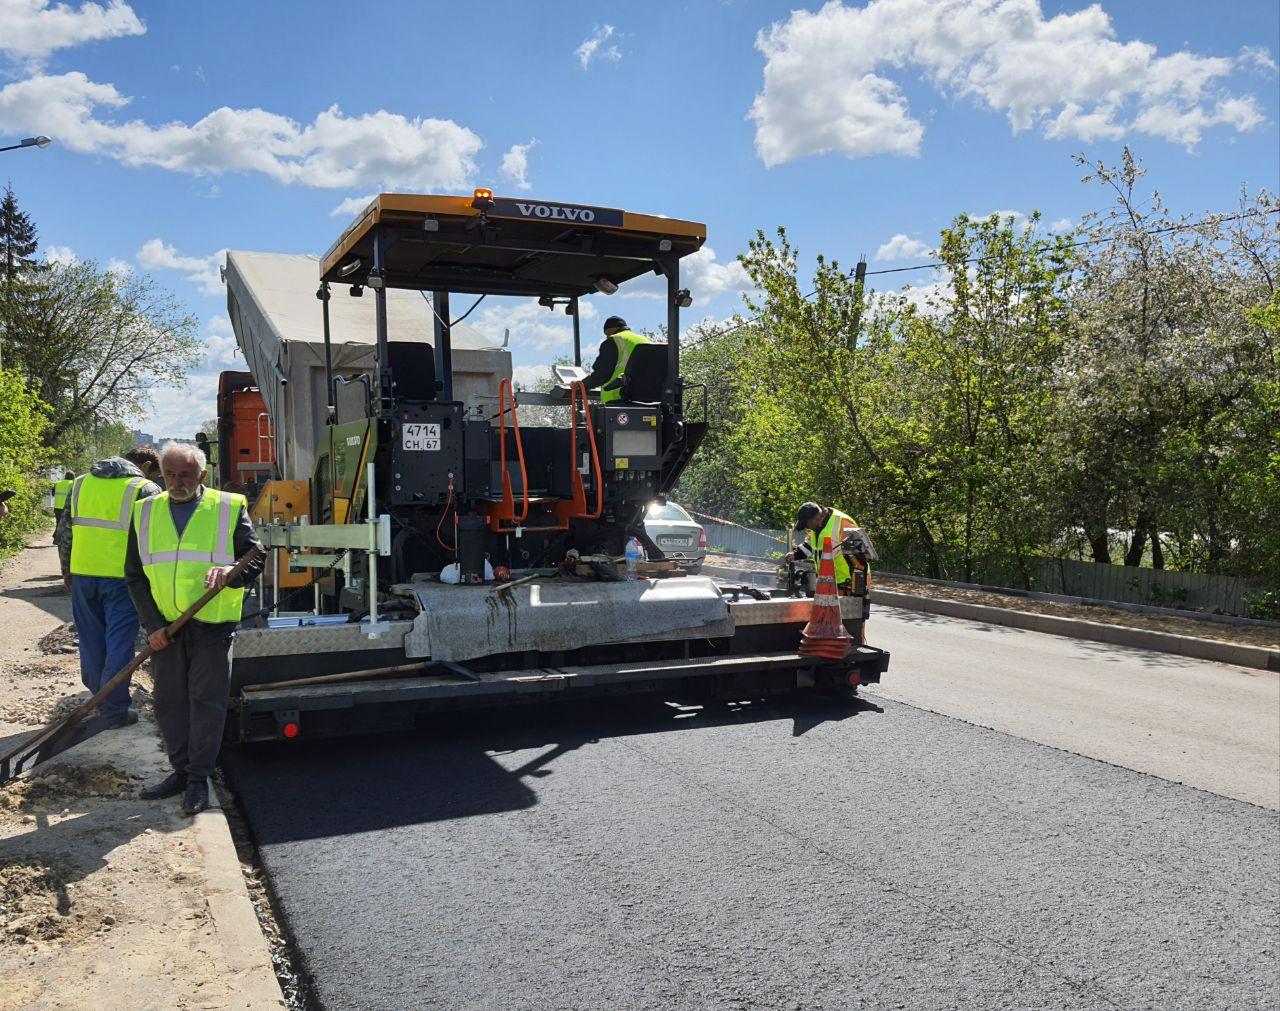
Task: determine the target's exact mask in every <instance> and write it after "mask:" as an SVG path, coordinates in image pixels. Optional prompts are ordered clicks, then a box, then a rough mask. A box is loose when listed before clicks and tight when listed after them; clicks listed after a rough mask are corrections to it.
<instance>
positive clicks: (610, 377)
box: [583, 316, 662, 404]
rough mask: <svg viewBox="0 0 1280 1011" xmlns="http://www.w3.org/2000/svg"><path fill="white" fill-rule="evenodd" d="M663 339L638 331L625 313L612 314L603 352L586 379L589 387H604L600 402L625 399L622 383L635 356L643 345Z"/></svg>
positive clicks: (602, 342) (608, 321)
mask: <svg viewBox="0 0 1280 1011" xmlns="http://www.w3.org/2000/svg"><path fill="white" fill-rule="evenodd" d="M661 343H662V342H661V341H657V340H653V339H652V338H650V337H645V336H644V335H643V334H638V333H635V332H634V331H633V330H632V329H631V328H630V327H628V326H627V321H626V320H625V319H623V318H622V317H621V316H610V317H609V318H608V319H607V320H605V321H604V340H602V341H601V342H600V352H599V354H597V355H596V360H595V363H594V364H593V365H592V366H591V374H590V375H588V376H587V378H586V379H584V380H583V383H584V384H585V385H586V387H587V389H589V390H594V389H599V390H600V403H602V404H611V403H614V402H615V401H618V400H621V399H622V383H623V379H624V377H625V376H626V372H627V363H628V362H629V361H631V355H632V354H633V353H634V351H635V349H636V348H637V347H638V346H639V345H641V344H661Z"/></svg>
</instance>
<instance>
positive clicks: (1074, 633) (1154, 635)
mask: <svg viewBox="0 0 1280 1011" xmlns="http://www.w3.org/2000/svg"><path fill="white" fill-rule="evenodd" d="M871 602H872V603H873V604H880V605H883V606H885V607H900V608H904V609H906V610H910V611H925V612H928V613H930V614H940V615H944V616H946V617H950V618H964V619H966V620H968V621H985V622H986V623H987V624H989V625H1005V626H1008V627H1011V628H1024V629H1028V630H1030V631H1032V632H1045V633H1047V634H1049V635H1062V636H1068V637H1070V638H1073V639H1088V640H1091V641H1093V642H1106V643H1111V644H1112V645H1115V646H1132V647H1134V648H1136V649H1150V650H1156V651H1157V652H1161V653H1174V654H1177V655H1178V656H1186V657H1193V658H1195V659H1197V660H1213V661H1216V662H1218V663H1229V664H1235V665H1236V666H1238V667H1256V668H1259V669H1261V670H1272V671H1280V650H1275V649H1267V648H1265V647H1263V646H1244V645H1240V644H1239V643H1234V642H1221V641H1219V640H1217V639H1199V638H1196V637H1195V636H1190V635H1174V634H1173V633H1171V632H1155V631H1152V630H1151V629H1146V628H1130V627H1128V626H1125V625H1108V624H1105V623H1103V622H1100V621H1084V620H1083V619H1080V618H1062V617H1059V616H1057V615H1053V614H1033V613H1032V612H1030V611H1015V610H1011V609H1009V608H1005V607H990V606H988V605H986V604H970V603H968V602H966V601H963V600H942V599H940V598H937V597H922V596H916V595H915V594H911V593H891V592H889V591H888V590H877V589H875V588H874V587H873V588H872V590H871Z"/></svg>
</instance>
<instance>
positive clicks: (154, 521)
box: [133, 488, 246, 624]
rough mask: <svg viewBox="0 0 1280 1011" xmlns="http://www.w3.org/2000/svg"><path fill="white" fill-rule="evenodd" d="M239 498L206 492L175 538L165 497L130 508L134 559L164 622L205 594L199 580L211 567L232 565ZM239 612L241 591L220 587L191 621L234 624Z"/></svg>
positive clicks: (213, 490)
mask: <svg viewBox="0 0 1280 1011" xmlns="http://www.w3.org/2000/svg"><path fill="white" fill-rule="evenodd" d="M245 506H246V501H245V497H244V496H243V495H236V494H234V493H232V492H225V491H218V490H217V489H216V488H206V489H205V490H204V491H203V492H202V493H201V495H200V502H199V503H198V504H197V505H196V508H195V511H194V512H193V513H192V514H191V518H190V519H189V520H188V521H187V526H186V529H184V530H183V531H182V534H181V536H179V534H178V528H177V526H176V525H175V524H174V522H173V513H172V512H171V511H170V506H169V493H168V492H163V493H161V494H159V495H155V496H153V497H151V498H144V499H143V500H142V501H141V502H139V503H138V504H137V505H136V506H134V509H133V528H134V530H135V531H137V536H138V557H139V559H140V560H141V561H142V571H143V572H145V573H146V575H147V582H148V583H150V584H151V597H152V599H153V600H154V601H155V602H156V607H158V608H159V609H160V613H161V614H162V615H164V618H165V620H166V621H176V620H177V619H178V618H179V617H180V616H181V615H182V612H183V611H185V610H186V609H187V608H188V607H190V606H191V605H192V604H194V603H195V602H196V601H197V600H199V599H200V598H201V597H202V596H203V595H204V592H205V588H204V577H205V573H207V572H208V571H209V569H210V567H211V566H214V565H232V564H234V563H235V560H236V559H235V552H234V548H233V547H232V544H233V540H234V537H235V529H236V524H237V523H239V521H240V511H241V510H242V509H244V508H245ZM243 610H244V587H240V588H238V589H236V588H233V587H230V586H228V587H226V588H224V589H223V590H222V592H221V593H219V594H218V595H217V596H216V597H214V598H213V599H212V600H211V601H209V603H207V604H205V605H204V607H202V608H200V610H199V611H197V612H196V615H195V616H196V620H198V621H206V622H209V623H211V624H218V623H221V622H226V621H239V620H240V616H241V613H242V612H243Z"/></svg>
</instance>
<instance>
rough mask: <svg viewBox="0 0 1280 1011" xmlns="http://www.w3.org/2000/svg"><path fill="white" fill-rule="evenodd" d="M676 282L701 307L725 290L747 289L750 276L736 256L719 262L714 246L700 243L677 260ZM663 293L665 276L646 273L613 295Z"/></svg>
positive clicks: (651, 296)
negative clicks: (678, 261) (686, 289)
mask: <svg viewBox="0 0 1280 1011" xmlns="http://www.w3.org/2000/svg"><path fill="white" fill-rule="evenodd" d="M680 286H681V287H682V288H688V289H689V294H691V295H692V296H693V304H694V305H695V306H699V307H701V306H704V305H706V304H707V303H708V302H710V301H711V300H712V299H714V298H716V297H717V296H719V295H723V294H725V293H726V292H729V293H732V294H735V295H736V294H741V293H742V292H747V291H750V290H751V279H750V278H748V277H747V271H746V268H744V267H743V266H742V264H741V263H739V262H738V261H737V259H733V260H730V261H729V262H727V263H721V262H719V261H718V260H717V259H716V251H715V250H714V249H712V248H711V247H710V246H703V247H702V248H701V249H699V250H698V251H697V252H696V253H691V254H689V255H688V256H686V257H684V258H683V259H682V260H681V261H680ZM666 294H667V281H666V278H663V277H659V276H657V275H656V274H652V273H650V274H644V275H642V276H640V277H638V278H636V279H635V280H634V281H629V282H628V283H627V284H626V285H625V286H623V288H622V290H621V291H620V292H619V293H618V294H617V295H614V296H613V297H614V298H622V299H633V298H647V299H659V298H665V297H666ZM662 322H665V319H664V320H663V321H662Z"/></svg>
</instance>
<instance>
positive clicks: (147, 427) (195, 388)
mask: <svg viewBox="0 0 1280 1011" xmlns="http://www.w3.org/2000/svg"><path fill="white" fill-rule="evenodd" d="M217 395H218V372H217V370H210V371H203V370H202V371H197V372H193V373H191V374H190V375H189V376H188V377H187V385H186V386H159V387H153V388H152V389H151V391H150V398H151V409H150V410H149V411H147V412H146V415H145V416H144V418H143V420H142V421H141V422H140V424H139V426H138V427H139V428H141V429H142V431H144V432H150V433H151V434H152V435H154V436H156V438H157V439H167V438H180V439H191V438H194V436H195V433H196V431H197V430H198V429H199V428H200V426H201V425H202V424H204V423H205V422H206V421H208V420H209V419H210V418H212V417H216V415H217V413H218V408H217Z"/></svg>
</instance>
